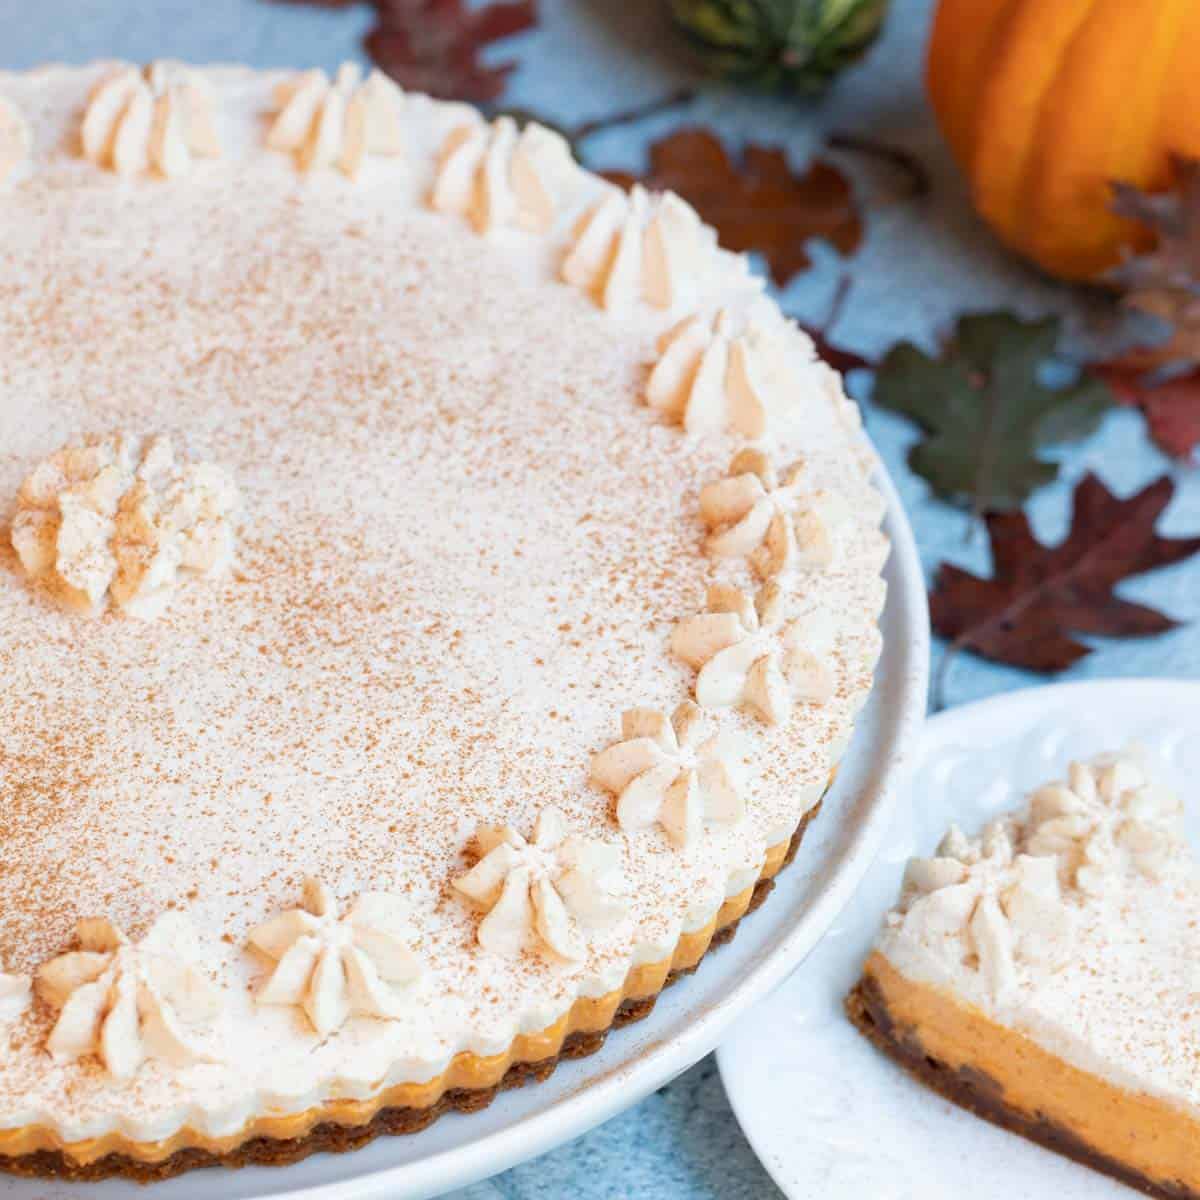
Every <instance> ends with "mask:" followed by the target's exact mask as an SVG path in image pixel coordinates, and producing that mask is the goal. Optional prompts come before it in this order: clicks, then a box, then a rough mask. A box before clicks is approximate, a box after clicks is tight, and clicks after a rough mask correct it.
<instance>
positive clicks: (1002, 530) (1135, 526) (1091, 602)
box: [929, 475, 1200, 672]
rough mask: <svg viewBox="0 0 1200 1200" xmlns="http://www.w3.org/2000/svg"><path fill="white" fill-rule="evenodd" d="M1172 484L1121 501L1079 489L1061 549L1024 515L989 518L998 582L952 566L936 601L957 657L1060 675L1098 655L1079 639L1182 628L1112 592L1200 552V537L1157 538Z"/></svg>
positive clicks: (1085, 482) (1090, 486) (932, 606)
mask: <svg viewBox="0 0 1200 1200" xmlns="http://www.w3.org/2000/svg"><path fill="white" fill-rule="evenodd" d="M1174 492H1175V486H1174V484H1173V483H1172V482H1171V480H1170V479H1169V478H1168V477H1167V476H1163V477H1162V478H1161V479H1158V480H1156V481H1155V482H1154V483H1152V484H1150V485H1149V486H1148V487H1146V488H1144V489H1143V490H1142V491H1140V492H1138V493H1137V494H1136V495H1134V496H1130V497H1129V498H1128V499H1125V500H1120V499H1118V498H1117V497H1116V496H1114V495H1113V494H1112V493H1111V492H1110V491H1109V490H1108V488H1106V487H1105V486H1104V484H1103V483H1102V482H1101V481H1100V480H1099V479H1098V478H1097V477H1096V476H1095V475H1087V476H1085V477H1084V478H1083V479H1082V480H1081V481H1080V483H1079V485H1078V487H1076V489H1075V511H1074V516H1073V517H1072V521H1071V531H1070V533H1069V534H1068V535H1067V538H1066V540H1065V541H1063V542H1062V543H1061V544H1060V545H1058V546H1054V547H1049V546H1043V545H1042V544H1041V543H1040V542H1038V541H1037V540H1036V539H1035V538H1034V536H1033V534H1032V532H1031V531H1030V528H1029V520H1028V518H1027V517H1026V516H1025V514H1024V513H1020V512H1015V513H989V514H988V515H987V518H986V520H987V531H988V536H989V538H990V539H991V544H992V561H993V577H992V578H991V579H980V578H978V577H977V576H975V575H971V574H969V573H968V572H966V571H963V570H961V569H960V568H958V567H955V566H951V565H950V564H948V563H944V564H943V565H942V566H941V567H940V568H939V570H938V573H937V576H936V578H935V580H934V585H933V590H932V591H931V592H930V596H929V611H930V617H931V619H932V621H933V627H934V629H935V630H936V631H937V632H938V633H939V634H941V635H942V637H945V638H949V639H950V640H951V642H952V647H951V649H952V650H964V649H965V650H971V651H973V652H974V653H976V654H979V655H982V656H983V657H984V658H990V659H993V660H994V661H996V662H1002V663H1008V664H1010V665H1011V666H1016V667H1024V668H1026V669H1027V670H1030V671H1043V672H1049V671H1061V670H1065V669H1066V668H1067V667H1069V666H1071V664H1072V663H1074V662H1077V661H1078V660H1079V659H1081V658H1083V657H1084V656H1085V655H1087V654H1089V653H1090V652H1091V647H1090V646H1087V645H1085V644H1084V643H1082V642H1080V641H1079V640H1078V639H1077V637H1076V636H1073V635H1077V634H1096V635H1099V636H1102V637H1145V636H1147V635H1149V634H1156V633H1165V632H1166V631H1167V630H1170V629H1173V628H1175V626H1176V622H1175V621H1173V620H1172V619H1171V618H1170V617H1167V616H1165V615H1164V614H1162V613H1160V612H1158V611H1156V610H1155V609H1153V608H1148V607H1146V606H1145V605H1143V604H1134V603H1133V602H1132V601H1129V600H1122V599H1121V598H1120V597H1119V596H1116V595H1114V594H1113V588H1114V587H1115V586H1116V584H1118V583H1119V582H1120V581H1121V580H1123V579H1127V578H1129V577H1130V576H1132V575H1139V574H1141V573H1142V572H1143V571H1150V570H1153V569H1154V568H1155V567H1163V566H1167V565H1168V564H1170V563H1177V562H1179V561H1181V560H1182V559H1185V558H1188V557H1189V556H1190V555H1192V554H1195V553H1196V552H1197V551H1198V550H1200V537H1190V538H1166V537H1160V536H1159V535H1158V534H1157V533H1155V525H1156V523H1157V521H1158V518H1159V515H1160V514H1161V513H1162V512H1163V510H1164V509H1165V508H1166V507H1167V505H1168V504H1169V503H1170V501H1171V497H1172V496H1173V495H1174Z"/></svg>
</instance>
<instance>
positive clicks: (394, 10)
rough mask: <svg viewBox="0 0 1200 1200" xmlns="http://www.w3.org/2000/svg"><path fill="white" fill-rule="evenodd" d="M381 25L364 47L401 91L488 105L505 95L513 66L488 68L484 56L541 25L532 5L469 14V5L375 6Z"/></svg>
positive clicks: (392, 2)
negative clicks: (497, 44) (494, 46)
mask: <svg viewBox="0 0 1200 1200" xmlns="http://www.w3.org/2000/svg"><path fill="white" fill-rule="evenodd" d="M375 8H376V10H377V12H378V13H379V22H378V24H377V25H376V26H375V28H374V29H373V30H371V32H370V33H368V34H367V37H366V40H365V41H364V43H363V44H364V45H365V46H366V49H367V53H368V54H369V55H370V56H371V58H372V59H373V60H374V62H375V63H376V65H377V66H379V67H381V68H382V69H383V70H384V71H386V72H387V73H388V74H389V75H390V76H391V77H392V78H393V79H394V80H395V81H396V82H397V83H398V84H400V86H401V87H404V88H409V89H411V90H412V91H417V92H427V93H428V94H429V95H431V96H441V97H444V98H447V99H455V100H470V101H472V102H474V103H476V104H487V103H489V102H491V101H493V100H495V99H496V98H497V97H498V96H499V95H500V94H501V93H502V92H503V91H504V87H505V84H506V83H507V82H508V77H509V75H510V74H511V73H512V71H513V69H514V68H515V67H516V63H514V62H505V63H498V64H495V65H485V64H484V63H483V62H482V61H481V59H480V57H479V53H480V51H481V50H482V49H483V48H484V47H485V46H489V45H491V43H492V42H498V41H501V40H503V39H504V38H507V37H512V36H513V35H514V34H517V33H524V32H525V31H526V30H529V29H533V28H534V26H536V25H537V19H538V18H537V7H536V5H535V3H534V0H505V2H504V3H493V4H485V5H484V6H483V7H479V8H468V7H467V5H466V3H465V0H376V4H375Z"/></svg>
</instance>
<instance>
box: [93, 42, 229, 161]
mask: <svg viewBox="0 0 1200 1200" xmlns="http://www.w3.org/2000/svg"><path fill="white" fill-rule="evenodd" d="M212 108H213V105H212V97H211V95H210V93H209V91H208V89H207V88H206V86H205V84H204V82H203V81H202V79H201V78H200V77H199V76H198V75H196V74H195V73H193V72H191V71H189V70H187V69H186V68H184V67H182V66H180V65H179V64H177V63H172V62H165V61H158V62H153V63H150V64H149V65H148V66H146V67H145V68H144V69H142V70H139V69H138V68H137V67H134V66H130V65H128V64H125V65H123V66H121V67H119V68H118V69H117V70H116V71H114V72H113V73H112V74H111V75H109V76H107V77H106V78H104V79H102V80H101V81H100V82H99V83H98V84H97V85H96V87H95V89H94V90H93V92H92V95H91V97H90V98H89V100H88V104H87V108H86V109H85V110H84V114H83V125H82V127H81V129H80V139H81V141H82V144H83V156H84V158H86V159H88V160H89V161H90V162H94V163H95V164H96V165H97V166H101V167H111V168H112V169H113V170H114V171H116V173H117V174H118V175H136V174H138V173H139V172H142V171H146V170H154V171H157V172H158V173H159V174H160V175H164V176H166V177H167V178H168V179H169V178H172V177H174V176H178V175H185V174H187V172H188V171H190V170H191V168H192V163H193V160H194V159H196V158H219V157H220V156H221V143H220V141H219V140H218V138H217V133H216V129H215V127H214V125H213V112H212Z"/></svg>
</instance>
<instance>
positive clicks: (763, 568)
mask: <svg viewBox="0 0 1200 1200" xmlns="http://www.w3.org/2000/svg"><path fill="white" fill-rule="evenodd" d="M805 474H806V472H805V468H804V464H803V463H802V462H800V463H793V464H792V465H791V466H790V467H788V468H787V469H786V470H785V471H784V472H783V476H782V478H781V477H780V476H779V475H778V474H777V473H776V471H775V468H774V466H773V465H772V463H771V460H770V458H769V457H768V456H767V454H766V453H765V452H763V451H762V450H754V449H750V450H741V451H739V452H738V453H737V454H736V455H735V456H734V459H733V461H732V462H731V463H730V464H729V474H728V475H727V476H726V477H725V478H724V479H719V480H717V481H715V482H714V483H708V484H705V486H704V487H703V488H702V489H701V491H700V516H701V519H702V520H703V521H704V523H705V524H706V525H707V526H708V527H709V529H710V530H712V533H711V534H710V536H709V538H708V540H707V542H706V543H705V547H706V549H707V550H708V552H709V554H711V555H712V556H713V557H714V558H744V559H746V560H747V561H748V562H749V563H750V566H751V567H752V568H753V569H754V571H755V573H756V574H758V575H760V576H762V577H764V578H771V577H772V576H777V575H783V574H787V573H789V572H792V571H795V570H798V569H802V568H811V567H828V566H830V564H831V563H832V562H833V561H834V552H835V549H836V545H837V543H836V530H837V528H838V527H839V525H840V526H842V527H845V526H846V525H847V524H848V523H849V522H848V514H847V513H845V512H844V511H841V506H840V505H839V504H838V503H837V502H836V500H835V499H834V498H832V497H828V498H823V499H824V504H823V505H822V506H820V507H819V506H818V502H817V499H816V498H815V497H813V496H811V495H810V494H809V493H808V490H807V489H806V488H805V486H804V483H805ZM822 508H823V509H824V511H822Z"/></svg>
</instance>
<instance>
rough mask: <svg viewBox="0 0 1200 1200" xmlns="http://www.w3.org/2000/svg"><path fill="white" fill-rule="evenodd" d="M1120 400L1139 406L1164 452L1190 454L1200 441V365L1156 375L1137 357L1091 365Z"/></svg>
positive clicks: (1182, 455) (1178, 456)
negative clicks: (1180, 372)
mask: <svg viewBox="0 0 1200 1200" xmlns="http://www.w3.org/2000/svg"><path fill="white" fill-rule="evenodd" d="M1092 370H1093V372H1094V373H1095V374H1096V375H1099V376H1100V378H1101V379H1103V380H1104V381H1105V382H1106V383H1107V384H1108V386H1109V387H1110V388H1112V391H1113V395H1115V396H1116V398H1117V400H1118V401H1119V402H1120V403H1121V404H1127V405H1129V406H1131V407H1133V408H1139V409H1141V411H1142V415H1143V416H1144V417H1145V418H1146V427H1147V428H1148V429H1149V431H1150V436H1151V437H1152V438H1153V439H1154V441H1155V442H1156V443H1157V444H1158V445H1159V447H1160V448H1161V449H1162V450H1163V451H1164V453H1166V454H1170V455H1171V456H1172V457H1174V458H1193V457H1194V455H1195V450H1196V447H1197V445H1200V368H1193V369H1192V370H1190V371H1186V372H1184V373H1183V374H1179V375H1172V376H1170V377H1167V378H1159V377H1158V376H1157V375H1156V374H1155V373H1153V372H1148V371H1147V370H1145V369H1144V368H1143V367H1142V366H1141V365H1140V364H1139V363H1138V361H1137V359H1136V357H1134V358H1132V359H1130V360H1126V359H1116V360H1114V361H1112V362H1109V363H1101V364H1100V365H1099V366H1096V367H1093V368H1092Z"/></svg>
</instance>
